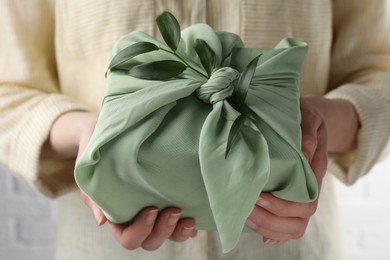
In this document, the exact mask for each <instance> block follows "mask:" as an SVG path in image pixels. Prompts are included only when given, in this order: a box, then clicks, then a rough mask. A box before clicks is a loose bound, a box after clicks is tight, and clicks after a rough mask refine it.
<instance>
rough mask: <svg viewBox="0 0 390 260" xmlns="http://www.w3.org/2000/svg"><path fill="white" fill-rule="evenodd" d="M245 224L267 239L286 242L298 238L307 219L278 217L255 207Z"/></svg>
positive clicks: (303, 229)
mask: <svg viewBox="0 0 390 260" xmlns="http://www.w3.org/2000/svg"><path fill="white" fill-rule="evenodd" d="M246 224H247V225H248V226H249V227H250V228H252V229H253V230H255V231H256V232H257V233H259V234H261V235H263V236H265V237H267V238H270V239H275V240H286V239H291V238H294V239H297V238H300V237H301V236H302V235H303V234H304V232H305V230H306V227H307V224H308V219H303V218H296V217H279V216H276V215H273V214H272V213H270V212H269V211H267V210H265V209H263V208H261V207H256V208H255V209H254V210H253V211H252V213H251V214H250V215H249V218H248V220H247V222H246Z"/></svg>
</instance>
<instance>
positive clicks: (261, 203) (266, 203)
mask: <svg viewBox="0 0 390 260" xmlns="http://www.w3.org/2000/svg"><path fill="white" fill-rule="evenodd" d="M256 204H257V205H259V206H260V207H262V208H266V209H269V208H270V206H271V203H270V202H269V201H268V200H265V199H263V198H261V197H260V198H258V199H257V201H256Z"/></svg>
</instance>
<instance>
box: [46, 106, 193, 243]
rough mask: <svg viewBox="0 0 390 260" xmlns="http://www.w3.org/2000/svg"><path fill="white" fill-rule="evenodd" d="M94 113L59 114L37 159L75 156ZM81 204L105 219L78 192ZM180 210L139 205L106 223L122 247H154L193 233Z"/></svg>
mask: <svg viewBox="0 0 390 260" xmlns="http://www.w3.org/2000/svg"><path fill="white" fill-rule="evenodd" d="M97 118H98V115H97V114H96V113H91V112H82V111H75V112H69V113H65V114H63V115H62V116H60V117H59V118H58V119H57V120H56V121H55V122H54V125H53V127H52V129H51V132H50V135H49V138H48V140H47V141H46V143H45V144H44V145H43V149H42V153H41V159H42V160H48V159H70V158H76V159H77V158H78V157H79V156H80V155H81V154H82V152H83V151H84V149H85V147H86V146H87V144H88V142H89V140H90V138H91V136H92V133H93V131H94V129H95V125H96V122H97ZM81 196H82V199H83V201H84V202H85V204H86V205H87V206H88V207H89V208H90V209H91V211H92V215H93V217H94V219H95V221H96V223H97V225H98V226H101V225H103V224H105V223H107V218H106V216H105V215H104V214H103V211H102V210H101V209H100V208H99V207H98V206H97V205H96V204H95V203H94V202H93V201H92V200H91V199H90V198H89V197H88V196H87V195H86V194H85V193H83V192H82V193H81ZM180 216H181V210H180V209H178V208H167V209H164V210H162V211H161V212H158V210H157V209H156V208H154V207H147V208H145V209H143V210H142V211H141V212H140V213H139V214H138V215H137V217H135V219H134V220H133V221H132V223H131V224H129V225H119V224H111V223H108V225H109V229H110V231H111V233H112V234H113V235H114V237H115V238H116V239H117V241H118V242H119V243H120V244H121V245H122V246H123V247H124V248H126V249H129V250H134V249H137V248H140V247H142V248H144V249H145V250H156V249H158V248H159V247H160V246H161V245H162V244H163V243H164V242H165V241H166V240H168V239H170V240H172V241H175V242H183V241H186V240H187V239H189V238H190V237H195V236H196V234H197V231H196V230H195V221H194V220H193V219H189V218H184V219H180Z"/></svg>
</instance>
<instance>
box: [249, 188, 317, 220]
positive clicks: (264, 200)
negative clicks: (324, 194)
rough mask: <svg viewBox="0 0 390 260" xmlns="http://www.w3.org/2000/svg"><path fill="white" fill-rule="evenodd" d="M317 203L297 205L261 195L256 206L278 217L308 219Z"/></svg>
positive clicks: (315, 208) (267, 194) (268, 194)
mask: <svg viewBox="0 0 390 260" xmlns="http://www.w3.org/2000/svg"><path fill="white" fill-rule="evenodd" d="M317 204H318V201H317V200H316V201H313V202H308V203H299V202H293V201H287V200H283V199H280V198H277V197H275V196H273V195H272V194H270V193H262V194H261V196H260V197H259V199H258V200H257V201H256V205H257V206H259V207H261V208H263V209H265V210H267V211H269V212H270V213H272V214H274V215H276V216H279V217H298V218H310V217H311V216H313V215H314V213H315V212H316V210H317Z"/></svg>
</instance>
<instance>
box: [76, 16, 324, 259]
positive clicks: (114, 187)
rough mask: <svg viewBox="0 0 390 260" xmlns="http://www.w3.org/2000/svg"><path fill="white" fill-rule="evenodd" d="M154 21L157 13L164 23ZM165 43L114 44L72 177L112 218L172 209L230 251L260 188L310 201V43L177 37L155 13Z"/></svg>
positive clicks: (133, 38)
mask: <svg viewBox="0 0 390 260" xmlns="http://www.w3.org/2000/svg"><path fill="white" fill-rule="evenodd" d="M159 19H160V20H159ZM157 22H158V26H159V29H160V31H161V33H162V35H163V38H164V40H165V43H164V42H160V41H158V40H156V39H154V38H153V37H151V36H149V35H147V34H145V33H143V32H138V31H137V32H132V33H130V34H129V35H126V36H124V37H123V38H121V39H120V40H119V41H118V43H117V44H116V46H115V47H114V50H113V55H114V56H113V60H112V62H111V65H110V67H109V70H108V74H107V88H106V92H105V97H104V100H103V105H102V110H101V113H100V116H99V120H98V122H97V125H96V129H95V131H94V133H93V135H92V138H91V140H90V142H89V144H88V146H87V148H86V150H85V151H84V153H83V154H82V156H81V157H80V158H79V160H78V162H77V164H76V169H75V178H76V181H77V184H78V185H79V187H80V188H81V189H82V190H83V191H84V192H85V193H87V194H88V195H89V196H90V197H91V199H92V200H93V201H95V202H96V203H97V204H98V205H99V206H100V207H101V208H102V209H103V211H104V212H105V214H106V216H107V217H108V219H109V220H110V221H111V222H114V223H128V222H129V221H131V220H132V218H133V217H134V216H135V215H137V213H138V212H139V211H140V210H141V209H143V208H145V207H147V206H156V207H158V208H159V209H163V208H166V207H179V208H181V209H182V212H183V217H191V218H194V219H195V220H196V227H197V229H206V230H217V231H218V232H219V236H220V239H221V243H222V247H223V250H224V252H228V251H230V250H231V249H233V248H234V246H235V245H236V243H237V242H238V240H239V237H240V234H241V232H243V230H244V231H247V230H249V229H247V228H244V225H245V224H244V223H245V221H246V219H247V217H248V216H249V214H250V212H251V211H252V209H253V207H254V205H255V202H256V200H257V198H258V197H259V194H260V193H261V192H271V193H272V194H273V195H275V196H277V197H279V198H282V199H286V200H290V201H297V202H309V201H313V200H315V199H316V197H317V193H318V187H317V181H316V178H315V176H314V174H313V172H312V170H311V169H310V166H309V165H308V163H307V161H306V159H305V157H304V156H303V154H302V152H301V130H300V129H301V128H300V109H299V87H298V84H299V78H300V71H301V66H302V63H303V60H304V56H305V54H306V52H307V46H306V44H305V43H303V42H300V41H297V40H294V39H287V38H286V39H283V40H282V41H281V42H280V43H279V44H277V46H276V47H275V48H274V49H250V48H244V47H243V43H242V41H241V39H240V38H239V36H237V35H235V34H232V33H227V32H215V31H214V30H213V29H212V28H210V27H209V26H208V25H206V24H197V25H193V26H191V27H189V28H187V29H185V30H183V31H182V32H181V33H180V29H179V27H178V25H177V22H176V20H174V18H173V16H171V15H169V14H167V13H164V14H163V15H161V16H160V17H159V18H157Z"/></svg>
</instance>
